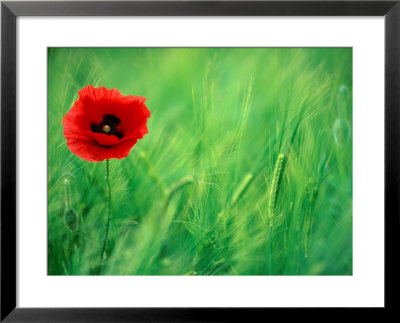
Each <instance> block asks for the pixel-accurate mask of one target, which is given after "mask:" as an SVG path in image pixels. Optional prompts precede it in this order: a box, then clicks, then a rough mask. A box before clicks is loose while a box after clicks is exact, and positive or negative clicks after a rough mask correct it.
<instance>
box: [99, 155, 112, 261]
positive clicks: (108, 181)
mask: <svg viewBox="0 0 400 323" xmlns="http://www.w3.org/2000/svg"><path fill="white" fill-rule="evenodd" d="M106 176H107V187H108V195H107V220H106V228H105V233H104V240H103V247H102V249H101V257H102V259H106V258H107V254H106V247H107V243H108V231H109V230H110V219H111V182H110V160H109V159H107V160H106Z"/></svg>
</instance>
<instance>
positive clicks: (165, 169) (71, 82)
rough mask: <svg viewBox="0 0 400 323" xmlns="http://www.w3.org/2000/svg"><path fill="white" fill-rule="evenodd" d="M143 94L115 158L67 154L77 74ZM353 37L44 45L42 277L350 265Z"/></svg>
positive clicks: (274, 271)
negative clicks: (231, 43) (66, 122)
mask: <svg viewBox="0 0 400 323" xmlns="http://www.w3.org/2000/svg"><path fill="white" fill-rule="evenodd" d="M90 84H91V85H93V86H94V87H98V86H105V87H106V88H109V89H111V88H116V89H118V90H119V91H121V93H122V94H123V95H128V94H131V95H140V96H144V97H146V98H147V101H146V105H147V107H148V108H149V110H150V111H151V117H150V118H149V120H148V128H149V133H148V134H147V135H145V136H144V138H143V139H141V140H139V141H138V143H137V144H136V145H135V146H134V147H133V149H132V150H131V152H130V155H129V156H128V157H127V158H124V159H121V160H119V159H111V160H110V162H109V166H110V168H109V174H110V185H111V192H112V200H111V219H110V230H109V235H108V238H107V240H108V241H107V250H106V252H104V253H103V254H102V252H101V251H102V243H103V240H104V235H105V226H106V217H107V202H106V201H107V194H108V193H107V180H106V161H104V162H87V161H85V160H83V159H81V158H79V157H78V156H76V155H74V154H73V153H71V151H70V150H69V149H68V146H67V145H66V140H65V137H64V135H63V126H62V123H61V121H62V118H63V116H64V115H65V114H66V113H67V112H68V111H69V110H70V108H71V107H72V105H73V104H74V102H75V101H76V100H77V99H78V91H79V90H80V89H82V88H83V87H85V86H88V85H90ZM352 270H353V269H352V49H351V48H49V49H48V274H49V275H351V274H352Z"/></svg>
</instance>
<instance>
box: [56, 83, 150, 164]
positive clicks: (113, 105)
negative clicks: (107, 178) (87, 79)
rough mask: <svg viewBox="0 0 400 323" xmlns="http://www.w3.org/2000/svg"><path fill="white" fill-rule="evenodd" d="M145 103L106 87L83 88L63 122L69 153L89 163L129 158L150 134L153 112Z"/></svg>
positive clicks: (141, 99) (137, 98) (139, 97)
mask: <svg viewBox="0 0 400 323" xmlns="http://www.w3.org/2000/svg"><path fill="white" fill-rule="evenodd" d="M144 101H146V98H144V97H141V96H133V95H127V96H123V95H122V94H121V93H120V92H119V91H118V90H116V89H112V90H109V89H106V88H105V87H103V86H101V87H99V88H94V87H93V86H92V85H89V86H88V87H85V88H83V89H82V90H80V91H79V99H78V100H76V101H75V103H74V105H73V106H72V108H71V110H70V111H69V112H68V113H67V114H66V115H65V116H64V118H63V120H62V124H63V126H64V136H65V138H66V139H67V145H68V147H69V149H70V150H71V151H72V152H73V153H74V154H75V155H78V156H79V157H81V158H83V159H85V160H87V161H102V160H104V159H111V158H118V159H121V158H125V157H127V156H128V154H129V151H130V150H131V149H132V147H133V146H134V145H135V144H136V143H137V141H138V139H141V138H143V136H144V135H145V134H146V133H148V130H147V119H148V118H149V117H150V111H149V110H148V109H147V107H146V105H145V104H144Z"/></svg>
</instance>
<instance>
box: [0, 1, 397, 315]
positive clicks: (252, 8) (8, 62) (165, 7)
mask: <svg viewBox="0 0 400 323" xmlns="http://www.w3.org/2000/svg"><path fill="white" fill-rule="evenodd" d="M399 2H400V0H395V1H386V0H380V1H363V0H361V1H266V0H261V1H260V0H259V1H78V2H77V1H73V2H72V1H70V2H68V1H67V2H59V1H43V2H38V1H26V2H24V1H18V2H16V1H4V2H3V1H2V3H1V294H0V297H1V317H0V320H1V322H3V321H4V322H142V321H145V322H161V321H163V322H166V321H168V322H169V321H174V322H182V321H197V322H200V321H237V320H242V319H243V318H244V317H246V318H247V319H245V320H246V321H248V320H250V321H253V320H255V318H256V317H260V318H261V320H264V319H265V320H266V319H267V316H265V311H268V310H269V311H279V312H281V311H282V310H291V311H297V312H300V313H304V315H307V316H308V317H309V315H310V313H308V314H307V313H305V311H307V309H288V308H283V309H282V308H281V309H270V308H261V309H260V308H258V309H255V308H253V309H249V308H247V309H244V308H234V309H229V308H213V309H210V308H201V309H200V308H52V309H50V308H19V307H16V299H17V285H16V269H17V267H16V266H17V265H16V243H17V237H16V189H17V186H16V185H17V182H16V175H17V174H16V171H17V169H16V163H17V156H16V134H17V129H16V82H17V79H16V54H17V52H16V37H17V30H16V19H17V17H19V16H384V19H385V156H384V158H385V174H384V179H385V306H384V308H382V309H378V308H377V309H375V310H374V311H371V310H368V311H367V313H368V315H369V316H371V315H375V314H377V315H381V314H383V313H387V312H388V311H395V310H396V308H397V305H398V304H397V296H396V295H398V287H399V278H398V277H399V275H398V273H397V270H396V268H397V266H395V264H396V262H397V258H398V254H399V249H398V247H399V246H400V244H399V231H400V229H399V227H400V218H399V204H400V202H398V201H400V199H399V180H400V167H399V165H400V163H399V161H400V149H399V148H400V140H399V139H400V136H399V121H400V118H399V117H400V64H399V62H400V3H399ZM37 292H38V294H40V291H37ZM308 310H310V309H308ZM325 310H326V311H327V312H328V313H329V314H328V315H330V316H331V315H336V313H337V309H325ZM349 310H350V309H348V310H347V311H349ZM382 311H384V312H382ZM253 315H254V316H253ZM301 315H303V314H301ZM323 315H327V314H325V313H324V314H323ZM251 317H253V319H252V318H251ZM257 320H258V319H257Z"/></svg>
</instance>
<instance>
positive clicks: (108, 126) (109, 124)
mask: <svg viewBox="0 0 400 323" xmlns="http://www.w3.org/2000/svg"><path fill="white" fill-rule="evenodd" d="M120 123H121V121H120V120H119V119H118V118H117V117H116V116H114V115H112V114H106V115H104V116H103V121H101V122H100V123H99V124H95V123H92V125H91V129H92V131H93V132H95V133H104V134H106V135H107V136H111V135H113V136H116V137H117V138H118V139H121V138H122V137H123V136H124V135H123V134H122V133H121V132H119V131H118V130H117V126H118V125H119V124H120Z"/></svg>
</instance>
